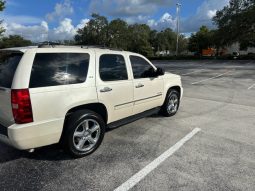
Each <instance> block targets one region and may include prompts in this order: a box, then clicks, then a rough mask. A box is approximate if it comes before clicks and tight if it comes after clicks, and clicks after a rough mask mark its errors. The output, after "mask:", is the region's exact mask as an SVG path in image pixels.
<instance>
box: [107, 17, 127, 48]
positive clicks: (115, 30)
mask: <svg viewBox="0 0 255 191" xmlns="http://www.w3.org/2000/svg"><path fill="white" fill-rule="evenodd" d="M108 39H109V41H108V43H107V44H108V45H109V47H111V48H120V49H123V50H128V47H129V46H130V45H129V30H128V24H127V23H126V22H125V21H123V20H121V19H116V20H112V21H111V22H110V24H109V25H108Z"/></svg>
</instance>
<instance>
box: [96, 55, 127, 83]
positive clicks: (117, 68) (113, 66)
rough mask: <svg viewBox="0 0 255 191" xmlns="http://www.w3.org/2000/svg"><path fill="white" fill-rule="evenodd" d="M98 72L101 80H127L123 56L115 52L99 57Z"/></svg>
mask: <svg viewBox="0 0 255 191" xmlns="http://www.w3.org/2000/svg"><path fill="white" fill-rule="evenodd" d="M99 73H100V77H101V79H102V80H103V81H116V80H127V79H128V75H127V69H126V64H125V60H124V57H123V56H121V55H117V54H105V55H102V56H101V57H100V61H99Z"/></svg>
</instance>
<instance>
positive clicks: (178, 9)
mask: <svg viewBox="0 0 255 191" xmlns="http://www.w3.org/2000/svg"><path fill="white" fill-rule="evenodd" d="M181 6H182V5H181V4H180V3H177V4H176V53H175V55H176V56H178V49H179V33H180V9H181Z"/></svg>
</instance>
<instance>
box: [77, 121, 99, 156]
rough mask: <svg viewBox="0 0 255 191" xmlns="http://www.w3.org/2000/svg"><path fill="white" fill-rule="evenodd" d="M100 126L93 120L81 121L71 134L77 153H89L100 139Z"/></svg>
mask: <svg viewBox="0 0 255 191" xmlns="http://www.w3.org/2000/svg"><path fill="white" fill-rule="evenodd" d="M100 133H101V130H100V125H99V123H98V122H97V121H95V120H93V119H86V120H84V121H82V122H81V123H80V124H79V125H78V126H77V127H76V129H75V131H74V134H73V143H74V146H75V148H76V149H77V150H79V151H82V152H84V151H89V150H90V149H91V148H93V147H94V146H95V145H96V144H97V142H98V140H99V137H100Z"/></svg>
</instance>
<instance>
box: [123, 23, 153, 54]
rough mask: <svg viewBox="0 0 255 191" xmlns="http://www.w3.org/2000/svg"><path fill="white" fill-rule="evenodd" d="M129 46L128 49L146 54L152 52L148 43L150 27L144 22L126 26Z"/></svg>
mask: <svg viewBox="0 0 255 191" xmlns="http://www.w3.org/2000/svg"><path fill="white" fill-rule="evenodd" d="M128 30H129V34H128V36H129V39H130V40H129V41H130V44H129V47H128V49H129V50H130V51H133V52H137V53H140V54H143V55H146V56H151V55H152V54H153V51H152V46H151V44H150V43H149V40H150V32H151V29H150V27H149V26H147V25H145V24H134V25H130V26H129V27H128Z"/></svg>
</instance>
